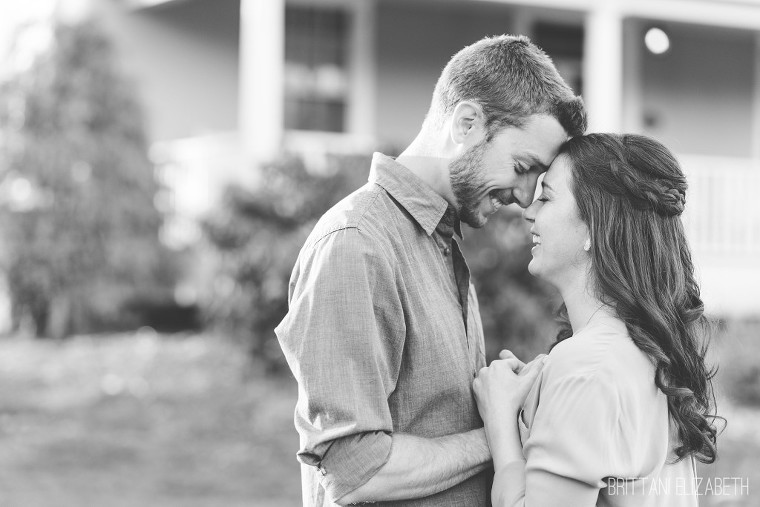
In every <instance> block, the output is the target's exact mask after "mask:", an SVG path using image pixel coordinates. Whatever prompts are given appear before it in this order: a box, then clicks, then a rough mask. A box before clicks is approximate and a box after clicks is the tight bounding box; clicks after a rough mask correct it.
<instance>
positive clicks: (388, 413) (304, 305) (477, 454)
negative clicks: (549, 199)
mask: <svg viewBox="0 0 760 507" xmlns="http://www.w3.org/2000/svg"><path fill="white" fill-rule="evenodd" d="M585 127H586V117H585V111H584V109H583V104H582V101H581V99H580V98H578V97H576V96H574V95H573V93H572V91H571V90H570V89H569V88H568V86H567V85H566V84H565V82H564V81H563V80H562V78H561V77H560V76H559V74H558V73H557V71H556V69H555V68H554V66H553V65H552V63H551V61H550V60H549V58H548V57H547V56H546V55H545V54H544V53H543V52H541V50H539V49H538V48H537V47H535V46H534V45H533V44H531V43H530V41H529V40H528V39H527V38H524V37H512V36H500V37H494V38H486V39H483V40H481V41H479V42H477V43H475V44H473V45H471V46H468V47H466V48H464V49H463V50H462V51H460V52H459V53H457V54H456V55H454V57H452V59H451V61H450V62H449V63H448V65H447V66H446V68H445V69H444V70H443V73H442V74H441V76H440V78H439V80H438V83H437V85H436V87H435V91H434V94H433V100H432V104H431V106H430V110H429V112H428V115H427V117H426V119H425V122H424V124H423V126H422V128H421V130H420V133H419V134H418V136H417V137H416V139H415V140H414V141H413V142H412V143H411V145H410V146H409V147H408V148H407V149H406V150H405V151H404V152H403V153H402V154H401V155H400V156H399V157H398V158H397V159H396V160H393V159H391V158H389V157H386V156H384V155H381V154H375V156H374V158H373V161H372V167H371V172H370V179H369V182H368V183H367V185H365V186H364V187H362V188H361V189H359V190H358V191H356V192H354V193H353V194H351V195H350V196H348V197H347V198H345V199H344V200H343V201H341V202H340V203H338V204H337V205H336V206H335V207H333V208H332V209H331V210H330V211H328V212H327V213H326V214H325V215H324V216H323V217H322V219H321V220H320V221H319V223H318V224H317V226H316V227H315V228H314V231H313V232H312V233H311V235H310V236H309V238H308V239H307V241H306V244H305V245H304V247H303V249H302V250H301V253H300V255H299V257H298V261H297V263H296V266H295V268H294V269H293V274H292V277H291V280H290V290H289V304H290V309H289V312H288V314H287V316H286V317H285V319H284V320H283V321H282V322H281V323H280V325H279V326H278V327H277V329H276V330H275V331H276V333H277V336H278V339H279V340H280V344H281V346H282V349H283V351H284V353H285V356H286V358H287V360H288V364H289V365H290V368H291V369H292V371H293V374H294V375H295V377H296V380H297V381H298V384H299V396H298V404H297V406H296V413H295V424H296V428H297V430H298V432H299V434H300V437H301V448H300V450H299V452H298V459H299V461H301V463H302V467H301V468H302V485H303V499H304V505H307V506H309V507H312V506H328V505H335V504H338V505H346V504H351V503H359V502H388V503H387V504H385V505H404V506H438V507H440V506H454V505H457V506H479V505H488V504H489V497H490V487H491V479H492V471H491V470H490V453H489V451H488V444H487V442H486V439H485V434H484V432H483V429H482V421H481V419H480V417H479V416H478V410H477V406H476V405H475V401H474V398H473V394H472V389H471V384H472V380H473V378H474V376H475V375H476V372H477V371H478V370H479V369H480V368H481V367H483V366H485V356H484V352H483V351H484V347H483V332H482V325H481V322H480V316H479V311H478V302H477V298H476V295H475V291H474V288H473V287H472V285H471V283H470V273H469V270H468V268H467V264H466V263H465V260H464V258H463V256H462V253H461V251H460V249H459V246H458V243H457V240H456V239H455V238H454V235H457V236H459V237H460V238H461V233H460V229H459V223H460V220H461V221H463V222H465V223H467V224H469V225H471V226H472V227H482V226H483V225H484V224H485V223H486V221H487V220H488V217H489V216H490V215H491V214H493V213H494V212H496V210H498V209H499V208H500V207H501V206H503V205H507V204H510V203H518V204H519V205H520V206H522V207H527V206H528V205H529V204H530V203H531V201H532V198H533V195H534V192H535V187H536V180H537V178H538V176H539V175H540V174H541V173H542V172H543V171H545V170H546V169H547V168H548V166H549V165H550V164H551V162H552V160H553V159H554V157H555V156H556V154H557V151H558V150H559V148H560V146H561V144H562V143H563V142H564V141H565V140H566V139H567V137H568V136H572V135H578V134H581V133H583V131H584V130H585Z"/></svg>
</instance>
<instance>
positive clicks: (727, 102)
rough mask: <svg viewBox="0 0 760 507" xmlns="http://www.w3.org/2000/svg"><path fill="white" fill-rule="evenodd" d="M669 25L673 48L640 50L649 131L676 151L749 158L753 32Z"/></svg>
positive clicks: (750, 145) (645, 128)
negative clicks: (660, 51) (658, 52)
mask: <svg viewBox="0 0 760 507" xmlns="http://www.w3.org/2000/svg"><path fill="white" fill-rule="evenodd" d="M644 26H646V24H644ZM665 29H666V31H667V32H668V33H669V34H670V38H671V50H670V51H669V52H668V53H666V54H665V55H662V56H655V55H652V54H651V53H649V52H648V51H646V50H644V49H642V53H641V64H642V69H641V70H642V72H641V78H640V79H641V83H640V86H641V93H642V95H641V105H642V110H641V111H640V112H639V114H641V115H642V117H641V118H639V119H638V120H639V121H641V122H642V124H643V130H644V132H645V133H647V134H649V135H652V136H654V137H656V138H658V139H660V140H661V141H662V142H663V143H664V144H666V145H667V146H668V147H670V148H671V149H673V150H674V151H675V152H677V153H689V154H699V155H722V156H735V157H749V156H750V155H751V154H752V139H751V135H752V107H751V104H752V103H753V83H754V68H755V64H754V59H755V54H754V45H755V41H754V34H753V33H752V32H749V31H743V30H727V29H720V28H712V27H702V26H696V25H683V24H672V23H671V24H667V25H666V26H665ZM642 36H643V33H642ZM641 41H642V39H641V38H639V43H640V44H643V42H641ZM645 117H649V119H650V120H651V121H653V122H654V124H653V125H649V126H647V125H646V122H645Z"/></svg>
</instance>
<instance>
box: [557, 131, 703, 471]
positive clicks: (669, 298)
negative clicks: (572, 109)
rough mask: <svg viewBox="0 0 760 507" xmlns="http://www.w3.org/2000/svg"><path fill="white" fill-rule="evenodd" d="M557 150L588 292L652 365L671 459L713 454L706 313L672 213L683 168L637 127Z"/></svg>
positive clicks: (680, 193) (680, 203)
mask: <svg viewBox="0 0 760 507" xmlns="http://www.w3.org/2000/svg"><path fill="white" fill-rule="evenodd" d="M561 155H563V156H565V157H567V160H569V162H570V165H571V173H572V182H571V189H572V192H573V195H574V196H575V200H576V202H577V205H578V209H579V211H580V217H581V219H582V220H583V221H584V222H585V223H586V225H587V226H588V228H589V231H590V235H591V243H592V248H591V252H590V253H591V266H592V273H593V280H594V284H595V287H594V288H595V290H596V293H597V295H598V297H600V298H601V300H602V301H603V302H604V303H606V304H608V305H610V306H611V307H612V308H613V309H614V310H615V312H616V313H617V315H618V317H620V318H621V319H622V320H623V321H624V322H625V324H626V326H627V328H628V333H629V334H630V336H631V338H632V339H633V341H634V343H635V344H636V345H637V346H638V347H639V349H640V350H642V351H643V352H644V353H645V354H647V355H648V356H649V358H650V359H651V361H652V362H653V364H654V365H655V368H656V370H655V371H656V373H655V379H654V380H655V384H656V385H657V387H658V388H659V389H660V390H661V391H662V392H663V393H664V394H665V395H666V396H667V399H668V411H669V413H670V417H671V419H672V421H673V422H674V423H675V425H676V426H677V429H678V435H679V437H680V445H679V446H678V447H676V449H675V453H676V455H677V457H678V459H679V460H680V459H683V458H684V457H685V456H687V455H689V454H692V455H694V456H695V457H696V458H697V459H698V460H699V461H702V462H704V463H712V462H714V461H715V459H716V455H717V447H716V435H717V429H716V426H715V424H714V422H715V420H716V419H717V416H715V415H713V411H714V408H715V397H714V394H713V389H712V378H713V377H714V375H715V369H708V367H707V366H706V364H705V355H706V353H707V346H708V344H709V323H708V321H707V319H706V318H705V316H704V314H703V310H704V306H703V304H702V300H701V299H700V294H699V286H698V285H697V282H696V281H695V279H694V265H693V263H692V260H691V252H690V250H689V245H688V243H687V241H686V237H685V234H684V228H683V224H682V222H681V218H680V215H681V213H682V212H683V209H684V204H685V202H686V199H685V197H686V189H687V183H686V177H685V176H684V174H683V172H682V171H681V168H680V166H679V164H678V162H677V161H676V159H675V157H674V156H673V154H672V153H671V152H670V151H669V150H668V149H667V148H666V147H665V146H663V145H662V144H660V143H659V142H657V141H655V140H653V139H650V138H648V137H645V136H640V135H615V134H590V135H586V136H581V137H575V138H573V139H571V140H569V141H568V142H567V143H566V144H565V145H564V146H563V148H562V151H561ZM559 315H560V320H561V322H562V326H561V330H560V332H559V334H558V336H557V343H558V342H560V341H562V340H564V339H566V338H569V337H570V336H571V335H572V330H571V329H570V325H569V321H568V319H567V309H566V308H565V306H564V305H563V306H562V307H561V308H560V311H559ZM555 345H556V343H555Z"/></svg>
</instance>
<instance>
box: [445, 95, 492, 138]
mask: <svg viewBox="0 0 760 507" xmlns="http://www.w3.org/2000/svg"><path fill="white" fill-rule="evenodd" d="M484 128H485V117H484V116H483V108H481V107H480V105H479V104H476V103H475V102H472V101H469V100H464V101H462V102H460V103H459V104H457V105H456V106H455V107H454V112H453V113H452V114H451V140H452V141H454V143H456V144H465V143H466V142H467V141H468V140H469V139H471V138H472V137H475V138H476V140H478V141H479V140H480V139H479V138H480V136H482V135H483V134H484ZM470 143H473V141H470Z"/></svg>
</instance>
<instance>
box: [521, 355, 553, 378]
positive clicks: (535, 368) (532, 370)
mask: <svg viewBox="0 0 760 507" xmlns="http://www.w3.org/2000/svg"><path fill="white" fill-rule="evenodd" d="M548 358H549V356H547V355H546V354H541V355H540V356H537V357H536V358H535V359H534V360H533V361H531V362H529V363H528V364H526V365H525V368H523V369H522V370H521V371H520V376H525V375H529V374H530V375H533V376H535V375H538V374H539V373H540V372H541V370H542V369H543V367H544V364H545V363H546V361H547V360H548Z"/></svg>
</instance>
